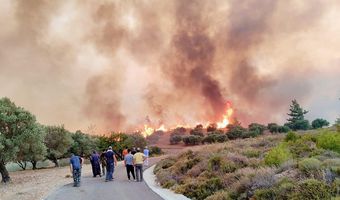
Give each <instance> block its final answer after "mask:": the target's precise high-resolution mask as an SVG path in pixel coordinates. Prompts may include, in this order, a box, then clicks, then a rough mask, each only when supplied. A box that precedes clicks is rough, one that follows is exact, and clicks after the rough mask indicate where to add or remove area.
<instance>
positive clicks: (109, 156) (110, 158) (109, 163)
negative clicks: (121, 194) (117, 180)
mask: <svg viewBox="0 0 340 200" xmlns="http://www.w3.org/2000/svg"><path fill="white" fill-rule="evenodd" d="M105 158H106V179H105V181H106V182H107V181H112V180H113V177H112V175H113V172H114V167H115V166H117V158H116V155H115V153H114V152H113V151H112V147H111V146H109V149H108V150H107V152H106V153H105Z"/></svg>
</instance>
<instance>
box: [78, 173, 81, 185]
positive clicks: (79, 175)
mask: <svg viewBox="0 0 340 200" xmlns="http://www.w3.org/2000/svg"><path fill="white" fill-rule="evenodd" d="M80 177H81V169H78V176H77V178H78V181H77V182H78V186H80Z"/></svg>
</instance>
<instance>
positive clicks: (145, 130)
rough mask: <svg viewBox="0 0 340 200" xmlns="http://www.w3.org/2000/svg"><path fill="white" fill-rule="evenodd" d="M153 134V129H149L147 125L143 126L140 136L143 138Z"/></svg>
mask: <svg viewBox="0 0 340 200" xmlns="http://www.w3.org/2000/svg"><path fill="white" fill-rule="evenodd" d="M153 132H155V129H153V128H151V127H149V126H148V125H146V124H144V131H142V135H143V136H144V137H147V136H149V135H151V134H152V133H153Z"/></svg>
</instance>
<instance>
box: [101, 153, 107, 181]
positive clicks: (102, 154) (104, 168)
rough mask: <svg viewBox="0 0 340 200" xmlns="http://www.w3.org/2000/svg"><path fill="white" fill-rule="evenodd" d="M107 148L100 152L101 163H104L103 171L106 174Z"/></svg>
mask: <svg viewBox="0 0 340 200" xmlns="http://www.w3.org/2000/svg"><path fill="white" fill-rule="evenodd" d="M105 153H106V150H105V149H104V150H103V152H102V153H101V154H100V163H101V164H102V173H103V175H105V171H106V158H105Z"/></svg>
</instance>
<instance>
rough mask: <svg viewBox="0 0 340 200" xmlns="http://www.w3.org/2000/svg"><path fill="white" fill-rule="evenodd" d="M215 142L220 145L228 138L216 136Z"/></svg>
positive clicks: (220, 135)
mask: <svg viewBox="0 0 340 200" xmlns="http://www.w3.org/2000/svg"><path fill="white" fill-rule="evenodd" d="M216 141H217V142H219V143H222V142H225V141H228V137H227V136H226V135H222V134H218V135H216Z"/></svg>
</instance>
